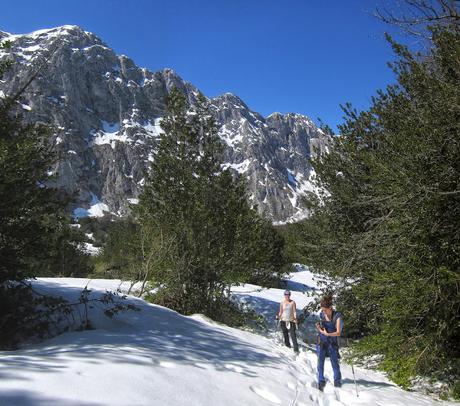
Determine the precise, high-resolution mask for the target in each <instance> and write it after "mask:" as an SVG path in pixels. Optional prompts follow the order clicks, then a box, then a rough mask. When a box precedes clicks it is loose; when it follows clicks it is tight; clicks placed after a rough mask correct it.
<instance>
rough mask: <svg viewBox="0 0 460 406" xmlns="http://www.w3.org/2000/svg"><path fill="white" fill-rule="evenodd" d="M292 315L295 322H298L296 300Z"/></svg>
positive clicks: (293, 304)
mask: <svg viewBox="0 0 460 406" xmlns="http://www.w3.org/2000/svg"><path fill="white" fill-rule="evenodd" d="M292 317H293V318H294V322H295V323H297V307H296V305H295V302H294V301H292Z"/></svg>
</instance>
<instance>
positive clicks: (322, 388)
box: [318, 382, 326, 392]
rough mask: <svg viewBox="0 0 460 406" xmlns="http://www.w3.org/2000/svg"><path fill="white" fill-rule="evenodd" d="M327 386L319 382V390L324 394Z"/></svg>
mask: <svg viewBox="0 0 460 406" xmlns="http://www.w3.org/2000/svg"><path fill="white" fill-rule="evenodd" d="M325 386H326V382H319V383H318V390H319V391H321V392H323V391H324V387H325Z"/></svg>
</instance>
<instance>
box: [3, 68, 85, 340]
mask: <svg viewBox="0 0 460 406" xmlns="http://www.w3.org/2000/svg"><path fill="white" fill-rule="evenodd" d="M10 66H11V62H8V61H6V62H4V63H2V64H0V79H1V77H2V76H3V74H4V73H5V71H6V70H7V69H9V67H10ZM24 89H25V87H23V90H24ZM20 96H21V93H20V92H18V93H17V94H16V95H14V96H13V97H8V96H5V97H3V98H1V99H0V331H1V332H2V334H1V336H2V337H1V339H0V346H8V345H11V344H12V343H13V344H14V343H15V342H16V341H17V340H19V339H21V338H23V335H26V334H35V333H37V331H38V330H39V328H40V326H38V324H39V323H38V322H37V321H35V324H34V322H32V323H31V324H30V323H29V324H27V323H24V321H27V320H34V317H31V316H32V315H33V314H35V313H36V312H39V311H40V310H38V309H37V308H35V307H34V306H35V304H36V302H34V299H35V298H34V295H33V293H32V292H31V290H30V288H28V287H27V286H26V280H27V279H28V278H33V277H35V276H38V275H42V274H46V275H56V274H65V275H70V274H72V273H73V274H78V273H82V272H87V271H88V270H89V263H88V258H87V257H86V256H85V255H83V254H82V252H81V251H80V250H79V247H78V243H79V242H81V239H80V236H79V235H78V233H77V232H76V231H75V230H72V229H71V228H70V225H69V220H70V216H69V215H68V214H66V206H67V203H68V202H69V199H68V198H67V197H65V196H62V194H61V193H58V191H57V190H55V189H52V188H51V187H49V184H50V180H51V179H52V177H51V176H50V172H49V171H50V168H51V165H52V163H53V162H54V159H55V157H54V154H53V153H52V151H51V142H50V136H51V129H50V128H49V127H47V126H45V125H42V124H35V123H29V124H24V120H23V117H22V116H21V114H19V113H18V111H17V105H18V103H17V102H18V98H19V97H20ZM34 303H35V304H34ZM41 305H43V303H41ZM45 306H46V304H45ZM42 310H43V307H42ZM42 321H43V320H42ZM26 324H27V325H26ZM45 324H46V323H45ZM34 331H35V332H34Z"/></svg>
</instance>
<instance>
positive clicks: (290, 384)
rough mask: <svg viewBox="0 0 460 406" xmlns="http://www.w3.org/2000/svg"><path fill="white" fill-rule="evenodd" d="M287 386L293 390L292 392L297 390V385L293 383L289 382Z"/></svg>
mask: <svg viewBox="0 0 460 406" xmlns="http://www.w3.org/2000/svg"><path fill="white" fill-rule="evenodd" d="M286 386H287V387H288V388H289V389H291V390H295V384H294V383H292V382H288V383H287V384H286Z"/></svg>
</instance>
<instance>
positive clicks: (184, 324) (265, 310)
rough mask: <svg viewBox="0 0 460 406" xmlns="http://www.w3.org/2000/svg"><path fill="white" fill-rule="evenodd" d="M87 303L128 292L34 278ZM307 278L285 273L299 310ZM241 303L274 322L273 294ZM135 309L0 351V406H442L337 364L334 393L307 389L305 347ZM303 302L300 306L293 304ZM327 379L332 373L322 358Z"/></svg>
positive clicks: (242, 293)
mask: <svg viewBox="0 0 460 406" xmlns="http://www.w3.org/2000/svg"><path fill="white" fill-rule="evenodd" d="M87 284H88V288H89V289H92V292H91V297H95V296H98V295H100V294H102V293H104V292H105V289H109V290H116V289H117V288H118V287H119V286H120V287H121V288H122V289H127V287H128V284H121V285H120V281H115V280H92V281H89V280H88V279H76V278H75V279H73V278H42V279H39V280H37V281H36V282H34V286H35V288H36V289H37V290H39V291H42V292H44V293H48V294H55V295H60V296H63V297H65V298H67V299H69V300H72V301H75V300H76V299H77V298H78V296H79V294H80V292H81V289H82V288H83V287H85V286H86V285H87ZM315 286H316V285H315V280H314V276H313V275H312V274H311V273H309V272H308V271H306V270H303V271H301V272H297V273H296V274H294V276H293V277H292V279H291V280H290V282H289V287H290V288H291V289H292V290H294V288H295V289H296V291H295V292H293V299H294V300H296V302H297V305H298V308H299V309H300V308H302V306H303V305H304V304H306V303H307V302H308V300H310V299H309V298H308V297H307V296H306V294H304V293H302V292H307V291H308V290H311V289H314V288H315ZM234 291H235V294H236V295H238V296H239V298H240V300H243V299H244V300H245V301H246V302H247V303H248V304H250V305H254V306H255V307H256V308H257V309H258V310H259V311H261V312H262V314H264V315H266V317H267V319H269V320H273V317H274V314H275V313H276V310H277V308H278V305H279V301H280V300H281V299H282V293H283V290H282V289H260V288H259V287H257V286H251V285H245V286H241V287H238V288H236V289H235V290H234ZM127 300H128V301H129V302H130V303H132V304H135V305H136V306H138V307H139V308H140V309H141V310H140V311H138V312H131V311H128V312H125V313H121V314H118V315H115V316H114V318H113V319H109V318H106V317H105V316H103V314H102V311H101V310H100V309H98V308H96V307H94V308H92V309H91V310H90V318H91V321H92V323H93V325H94V326H95V328H96V329H95V330H89V331H83V332H72V333H65V334H62V335H60V336H58V337H55V338H53V339H50V340H47V341H44V342H42V343H39V344H34V345H30V346H28V347H26V348H22V349H20V350H17V351H10V352H0V405H1V406H4V405H5V406H9V405H12V406H13V405H14V406H29V405H34V406H45V405H47V406H58V405H59V406H70V405H72V406H74V405H75V406H100V405H126V406H127V405H130V406H141V405H164V404H168V405H174V406H182V405H184V406H185V405H187V406H190V405H200V406H208V405H209V406H211V405H212V406H215V405H223V406H227V405H229V406H230V405H231V406H235V405H237V406H239V405H297V406H307V405H321V406H338V405H357V406H359V405H377V406H383V405H385V406H396V405H401V406H402V405H404V406H408V405H415V406H418V405H435V404H436V405H438V404H439V405H443V406H444V405H448V404H452V405H453V404H454V403H448V402H437V401H434V400H432V399H430V398H427V397H424V396H421V395H417V394H414V393H410V392H404V391H402V390H401V389H399V388H397V387H396V386H395V385H394V384H392V383H391V382H389V381H388V380H387V379H386V378H385V377H384V376H383V375H382V374H380V373H377V372H373V371H368V370H365V369H361V368H355V372H356V379H357V384H358V390H359V398H358V397H357V396H356V392H355V386H354V384H353V375H352V372H351V368H350V367H349V366H347V365H342V374H343V383H344V385H343V387H342V388H339V389H336V388H334V387H333V386H332V384H331V383H330V382H328V384H327V385H326V388H325V391H324V393H321V392H319V391H318V390H317V389H316V387H315V386H316V355H315V353H314V352H313V351H311V350H310V349H309V347H307V346H306V345H302V347H301V353H300V355H299V356H297V357H296V356H295V355H294V354H293V352H292V350H290V349H288V348H286V347H284V346H283V345H282V344H281V337H280V333H279V332H274V331H272V332H270V333H269V334H268V335H267V336H261V335H258V334H253V333H250V332H247V331H242V330H238V329H234V328H230V327H227V326H224V325H220V324H218V323H215V322H213V321H212V320H209V319H208V318H206V317H204V316H201V315H194V316H191V317H184V316H181V315H179V314H178V313H176V312H174V311H171V310H169V309H166V308H163V307H160V306H156V305H152V304H149V303H146V302H145V301H143V300H141V299H137V298H135V297H132V296H130V297H128V299H127ZM302 301H303V302H302ZM325 373H326V377H328V378H329V379H331V377H332V370H331V366H330V364H329V361H328V360H326V368H325Z"/></svg>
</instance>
